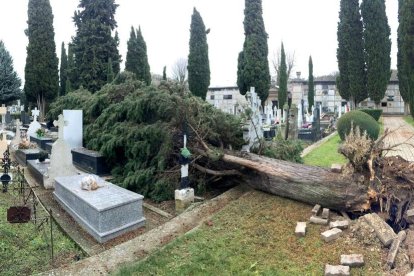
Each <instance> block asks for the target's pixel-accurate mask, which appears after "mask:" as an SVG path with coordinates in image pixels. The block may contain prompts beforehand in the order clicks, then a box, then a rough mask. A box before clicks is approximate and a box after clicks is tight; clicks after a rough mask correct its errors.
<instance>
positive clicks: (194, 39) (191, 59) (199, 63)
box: [188, 8, 210, 100]
mask: <svg viewBox="0 0 414 276" xmlns="http://www.w3.org/2000/svg"><path fill="white" fill-rule="evenodd" d="M209 85H210V62H209V59H208V45H207V32H206V27H205V26H204V22H203V19H202V18H201V15H200V13H199V12H198V11H197V10H196V8H194V10H193V15H192V16H191V27H190V53H189V55H188V86H189V89H190V91H191V93H193V95H195V96H198V97H200V98H202V99H203V100H205V99H206V95H207V90H208V87H209Z"/></svg>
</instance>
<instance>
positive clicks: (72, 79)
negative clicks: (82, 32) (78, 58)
mask: <svg viewBox="0 0 414 276" xmlns="http://www.w3.org/2000/svg"><path fill="white" fill-rule="evenodd" d="M77 88H79V76H78V71H77V70H76V65H75V55H74V53H73V44H71V43H69V45H68V68H67V82H66V94H67V93H68V92H71V91H73V90H74V89H77Z"/></svg>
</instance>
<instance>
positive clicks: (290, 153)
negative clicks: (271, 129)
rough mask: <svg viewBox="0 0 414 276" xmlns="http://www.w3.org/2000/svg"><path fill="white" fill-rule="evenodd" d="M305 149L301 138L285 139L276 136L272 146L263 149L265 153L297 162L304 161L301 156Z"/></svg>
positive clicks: (265, 154)
mask: <svg viewBox="0 0 414 276" xmlns="http://www.w3.org/2000/svg"><path fill="white" fill-rule="evenodd" d="M302 151H303V146H302V143H301V141H299V140H285V139H283V138H280V137H278V138H276V139H275V140H274V141H273V142H272V144H271V145H270V146H267V147H265V148H264V149H263V155H264V156H267V157H271V158H275V159H279V160H286V161H291V162H295V163H303V160H302V157H301V156H300V155H301V153H302Z"/></svg>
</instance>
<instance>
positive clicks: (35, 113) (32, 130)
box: [27, 107, 42, 141]
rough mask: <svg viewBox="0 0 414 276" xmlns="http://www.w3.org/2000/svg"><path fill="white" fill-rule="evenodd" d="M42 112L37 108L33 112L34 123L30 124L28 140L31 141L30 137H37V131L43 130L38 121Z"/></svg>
mask: <svg viewBox="0 0 414 276" xmlns="http://www.w3.org/2000/svg"><path fill="white" fill-rule="evenodd" d="M39 114H40V111H39V110H38V109H37V107H36V108H35V109H34V110H32V116H33V122H31V123H30V125H29V128H28V129H27V139H29V141H30V136H36V131H37V130H38V129H39V128H42V126H41V125H40V123H39V122H38V121H37V117H38V116H39Z"/></svg>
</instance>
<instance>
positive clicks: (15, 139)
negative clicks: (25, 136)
mask: <svg viewBox="0 0 414 276" xmlns="http://www.w3.org/2000/svg"><path fill="white" fill-rule="evenodd" d="M21 126H22V123H21V122H20V120H19V119H16V134H15V135H14V137H13V140H12V141H11V145H12V150H15V149H17V147H18V146H19V144H20V142H21V141H22V137H21V134H20V127H21Z"/></svg>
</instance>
